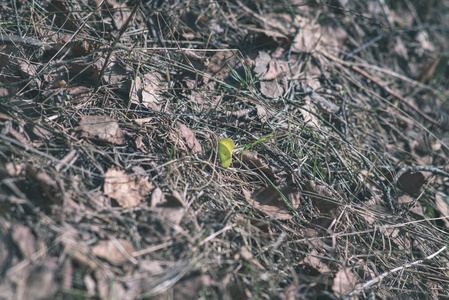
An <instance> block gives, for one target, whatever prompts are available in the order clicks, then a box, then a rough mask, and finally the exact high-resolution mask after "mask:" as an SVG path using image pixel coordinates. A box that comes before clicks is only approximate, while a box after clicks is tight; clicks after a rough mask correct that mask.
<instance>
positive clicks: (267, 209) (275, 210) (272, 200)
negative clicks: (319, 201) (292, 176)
mask: <svg viewBox="0 0 449 300" xmlns="http://www.w3.org/2000/svg"><path fill="white" fill-rule="evenodd" d="M279 190H280V192H281V193H282V194H283V195H284V196H285V197H286V198H287V200H288V201H289V202H290V204H291V205H292V207H293V208H294V209H296V208H298V206H299V203H300V196H301V193H300V191H299V190H297V189H295V188H293V187H290V186H287V187H283V188H279ZM243 194H244V195H245V197H246V200H247V201H248V202H249V203H250V204H251V205H252V206H254V207H255V208H257V209H260V210H261V211H263V212H264V213H266V214H267V215H269V216H270V217H272V218H275V219H279V220H289V219H291V218H293V216H294V212H293V209H292V208H291V207H290V206H289V205H288V204H287V203H286V201H285V200H284V199H283V197H282V196H281V194H280V193H279V191H278V190H277V189H276V188H275V187H273V186H269V187H267V188H263V189H261V190H259V191H258V192H256V193H253V194H251V192H249V191H247V190H245V189H243Z"/></svg>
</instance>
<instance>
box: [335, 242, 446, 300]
mask: <svg viewBox="0 0 449 300" xmlns="http://www.w3.org/2000/svg"><path fill="white" fill-rule="evenodd" d="M446 248H447V246H444V247H442V248H441V249H440V250H438V251H437V252H435V253H433V254H431V255H429V256H427V257H426V258H424V259H420V260H417V261H414V262H412V263H408V264H405V265H402V266H400V267H397V268H394V269H392V270H389V271H386V272H384V273H382V274H380V275H379V276H377V277H375V278H373V279H371V280H369V281H367V282H365V284H363V285H362V286H361V287H359V288H357V289H355V290H353V291H352V292H350V293H349V294H347V295H344V296H343V299H349V298H351V297H352V296H355V295H358V294H360V292H362V291H363V290H365V289H367V288H369V287H370V286H372V285H373V284H376V283H378V282H380V281H381V280H382V279H384V278H385V277H387V276H388V275H390V274H394V273H397V272H399V271H402V270H404V269H406V268H410V267H412V266H414V265H418V264H421V263H423V262H424V261H426V260H430V259H432V258H434V257H435V256H437V255H438V254H440V253H441V252H443V251H444V250H446Z"/></svg>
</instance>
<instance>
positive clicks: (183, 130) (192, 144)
mask: <svg viewBox="0 0 449 300" xmlns="http://www.w3.org/2000/svg"><path fill="white" fill-rule="evenodd" d="M178 125H179V132H180V134H181V136H182V137H183V139H184V140H185V141H186V143H187V146H188V147H189V148H190V149H191V150H193V152H195V153H199V154H200V153H201V151H202V149H201V144H200V142H198V140H197V139H196V137H195V134H194V133H193V131H192V130H191V129H190V128H188V127H187V126H186V125H184V124H182V123H178Z"/></svg>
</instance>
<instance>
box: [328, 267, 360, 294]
mask: <svg viewBox="0 0 449 300" xmlns="http://www.w3.org/2000/svg"><path fill="white" fill-rule="evenodd" d="M356 285H357V280H356V278H355V276H354V274H353V273H352V271H351V269H350V268H342V269H340V270H339V271H338V272H337V274H336V275H335V278H334V283H333V285H332V290H333V291H334V292H335V293H337V294H338V295H344V294H347V293H349V292H351V291H352V290H353V289H354V288H355V287H356Z"/></svg>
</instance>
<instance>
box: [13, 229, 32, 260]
mask: <svg viewBox="0 0 449 300" xmlns="http://www.w3.org/2000/svg"><path fill="white" fill-rule="evenodd" d="M12 239H13V240H14V242H15V243H16V245H17V248H19V250H20V252H21V253H22V255H23V256H25V257H26V258H28V259H30V258H31V256H32V255H33V254H34V253H35V252H36V250H37V249H36V240H35V238H34V236H33V234H32V233H31V231H30V229H29V228H28V227H25V226H23V225H19V226H17V227H16V228H14V231H13V233H12Z"/></svg>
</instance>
